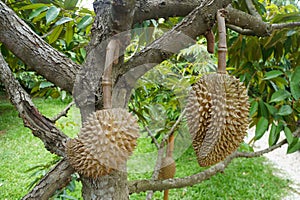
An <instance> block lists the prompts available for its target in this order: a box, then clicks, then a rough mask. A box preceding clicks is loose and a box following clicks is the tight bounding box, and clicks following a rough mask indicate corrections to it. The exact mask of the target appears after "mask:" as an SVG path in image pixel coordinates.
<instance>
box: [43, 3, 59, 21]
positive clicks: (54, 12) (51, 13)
mask: <svg viewBox="0 0 300 200" xmlns="http://www.w3.org/2000/svg"><path fill="white" fill-rule="evenodd" d="M59 12H60V8H57V7H55V6H51V7H50V9H49V10H48V11H47V14H46V24H49V23H50V22H52V21H53V20H55V19H56V17H57V16H58V15H59Z"/></svg>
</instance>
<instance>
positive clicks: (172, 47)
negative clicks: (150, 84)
mask: <svg viewBox="0 0 300 200" xmlns="http://www.w3.org/2000/svg"><path fill="white" fill-rule="evenodd" d="M230 2H231V0H223V1H205V3H203V4H201V5H200V6H198V7H197V8H195V9H194V10H193V11H192V12H191V13H190V14H189V15H188V16H186V17H185V18H184V19H183V20H182V21H181V22H180V23H179V24H177V25H176V26H175V27H174V28H173V29H171V30H170V31H168V32H166V33H165V34H164V35H163V36H162V37H160V38H159V39H157V40H156V41H154V42H153V43H151V44H150V45H148V46H147V47H146V48H145V49H143V50H142V51H140V52H139V53H137V54H136V55H135V56H133V57H132V58H131V59H130V60H129V61H128V62H126V63H124V64H122V65H119V67H115V68H114V70H115V71H114V73H113V74H114V75H115V77H114V80H116V79H117V82H116V85H115V88H114V92H113V100H117V101H118V102H113V104H115V105H116V106H119V107H124V106H125V105H126V103H127V100H128V99H129V95H130V92H131V89H132V88H133V86H134V84H135V82H136V80H137V79H138V78H140V77H141V76H142V75H143V74H144V73H146V72H147V71H148V70H150V69H151V68H152V67H154V66H155V65H157V64H158V63H161V62H162V61H163V60H165V59H167V58H169V57H170V56H171V55H173V54H174V53H177V52H178V51H179V50H181V49H183V48H186V47H188V46H189V45H191V44H192V43H194V42H195V41H194V39H195V38H196V37H197V36H199V35H203V34H205V33H206V31H207V30H210V29H211V27H212V26H213V25H214V23H215V14H216V12H217V10H219V9H221V8H224V7H226V6H227V5H228V4H229V3H230ZM125 73H127V74H126V75H123V74H125ZM122 75H123V76H122ZM122 99H123V100H122Z"/></svg>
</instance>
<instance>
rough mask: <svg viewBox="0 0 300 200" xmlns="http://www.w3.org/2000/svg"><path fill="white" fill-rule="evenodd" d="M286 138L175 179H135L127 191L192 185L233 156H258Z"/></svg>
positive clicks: (279, 145) (220, 169) (157, 189)
mask: <svg viewBox="0 0 300 200" xmlns="http://www.w3.org/2000/svg"><path fill="white" fill-rule="evenodd" d="M286 143H287V140H286V139H285V140H283V141H281V142H279V143H278V144H276V145H274V146H272V147H269V148H266V149H264V150H261V151H258V152H253V153H245V152H235V153H233V154H231V155H230V156H228V157H227V158H226V159H225V160H224V161H223V162H220V163H218V164H216V165H214V166H212V167H210V168H208V169H207V170H205V171H203V172H200V173H198V174H194V175H191V176H187V177H184V178H175V179H168V180H137V181H131V182H129V193H130V194H132V193H139V192H143V191H147V190H152V191H161V190H166V189H173V188H182V187H187V186H192V185H195V184H198V183H200V182H202V181H204V180H207V179H209V178H210V177H212V176H213V175H215V174H217V173H218V172H222V171H224V170H225V168H226V167H227V166H228V165H229V164H230V163H231V161H232V160H233V159H234V158H238V157H246V158H252V157H259V156H261V155H263V154H265V153H269V152H271V151H273V150H275V149H277V148H280V147H281V146H282V145H284V144H286Z"/></svg>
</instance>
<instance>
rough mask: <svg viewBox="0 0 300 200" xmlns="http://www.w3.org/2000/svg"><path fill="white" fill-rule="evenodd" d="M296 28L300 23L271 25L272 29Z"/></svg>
mask: <svg viewBox="0 0 300 200" xmlns="http://www.w3.org/2000/svg"><path fill="white" fill-rule="evenodd" d="M297 26H300V22H289V23H280V24H272V28H273V29H283V28H293V27H297Z"/></svg>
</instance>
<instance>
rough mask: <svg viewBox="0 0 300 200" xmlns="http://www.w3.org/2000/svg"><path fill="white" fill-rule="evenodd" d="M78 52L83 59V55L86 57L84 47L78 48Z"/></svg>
mask: <svg viewBox="0 0 300 200" xmlns="http://www.w3.org/2000/svg"><path fill="white" fill-rule="evenodd" d="M80 54H81V56H82V57H83V58H84V59H85V57H86V50H85V49H84V48H80Z"/></svg>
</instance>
